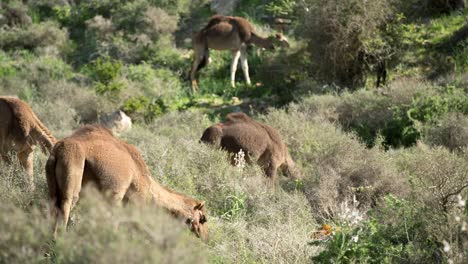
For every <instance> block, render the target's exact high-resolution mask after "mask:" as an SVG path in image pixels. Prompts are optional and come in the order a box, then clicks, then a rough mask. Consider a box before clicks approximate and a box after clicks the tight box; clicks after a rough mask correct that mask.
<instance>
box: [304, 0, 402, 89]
mask: <svg viewBox="0 0 468 264" xmlns="http://www.w3.org/2000/svg"><path fill="white" fill-rule="evenodd" d="M392 2H393V0H382V1H362V0H304V1H303V2H302V4H300V5H299V13H300V20H301V23H300V25H301V26H300V27H299V30H300V33H301V34H302V36H303V37H304V38H305V39H306V40H307V41H308V49H309V51H310V54H311V56H312V67H311V71H312V74H313V75H315V76H316V77H317V78H318V79H320V80H322V81H325V82H329V83H332V82H333V83H335V84H338V85H340V86H346V87H350V88H353V87H356V86H362V85H364V84H365V81H366V72H368V71H369V70H372V69H376V68H377V67H379V65H382V62H383V61H385V60H386V59H389V58H390V56H391V55H392V53H393V48H394V47H392V43H391V41H392V40H391V39H390V40H389V39H387V38H386V34H385V32H387V31H388V27H387V25H386V23H387V22H388V21H389V20H390V18H392V16H393V15H394V10H393V6H392Z"/></svg>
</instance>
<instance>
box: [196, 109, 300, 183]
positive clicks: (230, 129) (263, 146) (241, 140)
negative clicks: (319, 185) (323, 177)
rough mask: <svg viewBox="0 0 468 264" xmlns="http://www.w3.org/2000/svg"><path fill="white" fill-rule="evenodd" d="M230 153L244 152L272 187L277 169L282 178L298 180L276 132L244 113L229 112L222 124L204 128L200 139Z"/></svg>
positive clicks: (291, 161) (297, 174)
mask: <svg viewBox="0 0 468 264" xmlns="http://www.w3.org/2000/svg"><path fill="white" fill-rule="evenodd" d="M200 141H202V142H204V143H208V144H211V145H214V146H218V147H221V148H222V149H224V150H226V151H228V152H230V153H239V151H240V150H242V151H243V152H244V153H246V161H247V162H248V163H251V162H252V160H251V159H254V160H256V161H257V164H258V165H260V166H261V167H262V168H263V170H264V171H265V174H266V176H267V177H268V178H269V179H270V181H271V184H272V185H274V181H275V178H276V174H277V170H278V168H279V169H281V170H282V171H283V173H284V174H285V175H286V176H289V177H291V178H295V179H296V178H300V177H301V176H300V174H299V171H298V170H297V169H296V166H295V163H294V161H293V160H292V158H291V156H290V155H289V152H288V149H287V147H286V145H285V144H284V142H283V140H282V139H281V137H280V135H279V134H278V132H277V131H276V130H275V129H274V128H272V127H271V126H268V125H265V124H262V123H260V122H257V121H255V120H253V119H251V118H250V117H248V116H247V115H246V114H244V113H241V112H240V113H230V114H228V115H227V116H226V121H225V122H223V123H218V124H216V125H213V126H211V127H209V128H207V129H206V130H205V131H204V132H203V135H202V137H201V139H200Z"/></svg>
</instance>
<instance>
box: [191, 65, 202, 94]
mask: <svg viewBox="0 0 468 264" xmlns="http://www.w3.org/2000/svg"><path fill="white" fill-rule="evenodd" d="M201 60H202V59H201V58H200V57H199V56H195V58H194V60H193V64H192V69H191V70H190V81H192V89H193V92H197V91H198V83H197V79H196V78H195V74H196V73H197V68H198V65H199V64H200V62H201Z"/></svg>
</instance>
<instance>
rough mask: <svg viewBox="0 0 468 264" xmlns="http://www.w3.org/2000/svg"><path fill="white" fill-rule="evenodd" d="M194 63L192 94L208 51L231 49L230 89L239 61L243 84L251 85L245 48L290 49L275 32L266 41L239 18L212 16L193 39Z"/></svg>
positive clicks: (283, 38) (233, 83)
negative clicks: (251, 45)
mask: <svg viewBox="0 0 468 264" xmlns="http://www.w3.org/2000/svg"><path fill="white" fill-rule="evenodd" d="M192 42H193V49H194V53H195V55H194V61H193V64H192V68H191V71H190V80H191V81H192V89H193V90H194V92H196V91H197V90H198V84H197V80H196V78H195V74H196V73H197V71H199V70H200V69H202V68H203V67H205V66H206V65H207V64H208V63H209V60H210V58H209V49H215V50H231V51H232V55H233V60H232V63H231V86H232V87H235V86H236V85H235V82H234V81H235V77H236V70H237V63H238V61H239V59H240V60H241V66H242V71H243V72H244V77H245V81H246V82H247V84H248V85H251V81H250V77H249V65H248V64H247V45H248V44H255V45H256V46H259V47H262V48H266V49H274V47H275V46H279V45H282V46H284V47H289V43H288V41H287V39H286V38H285V37H284V36H283V35H281V34H279V33H277V34H275V35H274V36H270V37H267V38H264V37H261V36H259V35H257V34H256V33H255V32H254V28H253V26H252V25H251V24H250V23H249V21H247V20H246V19H245V18H242V17H232V16H222V15H215V16H213V17H211V18H210V20H209V21H208V24H207V25H206V26H205V27H204V28H203V29H202V30H201V31H199V32H198V33H197V34H196V35H195V36H194V38H193V40H192Z"/></svg>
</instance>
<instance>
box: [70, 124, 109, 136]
mask: <svg viewBox="0 0 468 264" xmlns="http://www.w3.org/2000/svg"><path fill="white" fill-rule="evenodd" d="M90 134H100V135H104V136H111V137H114V134H112V131H110V130H109V129H107V128H106V127H104V126H102V125H98V124H92V125H84V126H82V127H80V128H78V129H77V130H76V131H75V132H74V133H73V135H76V136H87V135H90Z"/></svg>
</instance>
